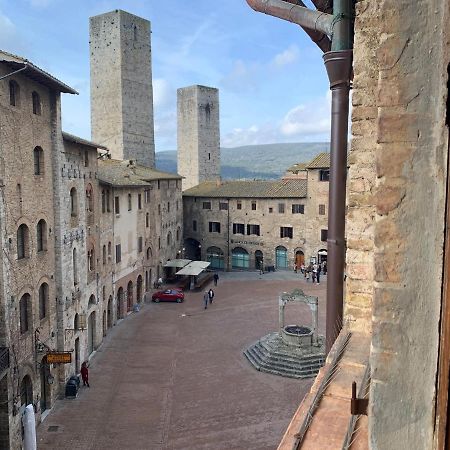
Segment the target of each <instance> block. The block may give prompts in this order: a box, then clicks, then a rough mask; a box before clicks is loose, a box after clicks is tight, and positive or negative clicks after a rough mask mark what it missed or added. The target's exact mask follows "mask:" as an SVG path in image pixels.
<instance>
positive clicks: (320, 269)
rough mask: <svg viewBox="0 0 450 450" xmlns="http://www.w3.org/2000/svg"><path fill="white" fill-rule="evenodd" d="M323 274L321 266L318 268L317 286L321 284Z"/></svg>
mask: <svg viewBox="0 0 450 450" xmlns="http://www.w3.org/2000/svg"><path fill="white" fill-rule="evenodd" d="M321 272H322V266H321V265H320V264H319V265H318V266H317V284H320V274H321Z"/></svg>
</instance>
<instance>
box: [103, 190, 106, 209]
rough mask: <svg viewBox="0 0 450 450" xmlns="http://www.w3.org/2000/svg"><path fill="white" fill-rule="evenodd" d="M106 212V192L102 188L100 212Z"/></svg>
mask: <svg viewBox="0 0 450 450" xmlns="http://www.w3.org/2000/svg"><path fill="white" fill-rule="evenodd" d="M104 212H106V192H105V190H104V189H102V213H104Z"/></svg>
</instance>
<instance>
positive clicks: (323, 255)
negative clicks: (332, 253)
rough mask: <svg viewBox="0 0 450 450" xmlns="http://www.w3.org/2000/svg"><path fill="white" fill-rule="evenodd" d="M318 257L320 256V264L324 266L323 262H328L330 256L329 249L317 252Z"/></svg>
mask: <svg viewBox="0 0 450 450" xmlns="http://www.w3.org/2000/svg"><path fill="white" fill-rule="evenodd" d="M317 255H318V256H319V264H322V263H323V262H326V260H327V256H328V252H327V249H326V248H321V249H320V250H319V251H318V252H317Z"/></svg>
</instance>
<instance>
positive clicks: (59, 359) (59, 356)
mask: <svg viewBox="0 0 450 450" xmlns="http://www.w3.org/2000/svg"><path fill="white" fill-rule="evenodd" d="M71 362H72V353H70V352H49V353H47V363H48V364H70V363H71Z"/></svg>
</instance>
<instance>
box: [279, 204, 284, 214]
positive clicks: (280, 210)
mask: <svg viewBox="0 0 450 450" xmlns="http://www.w3.org/2000/svg"><path fill="white" fill-rule="evenodd" d="M278 212H279V213H280V214H284V203H278Z"/></svg>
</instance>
